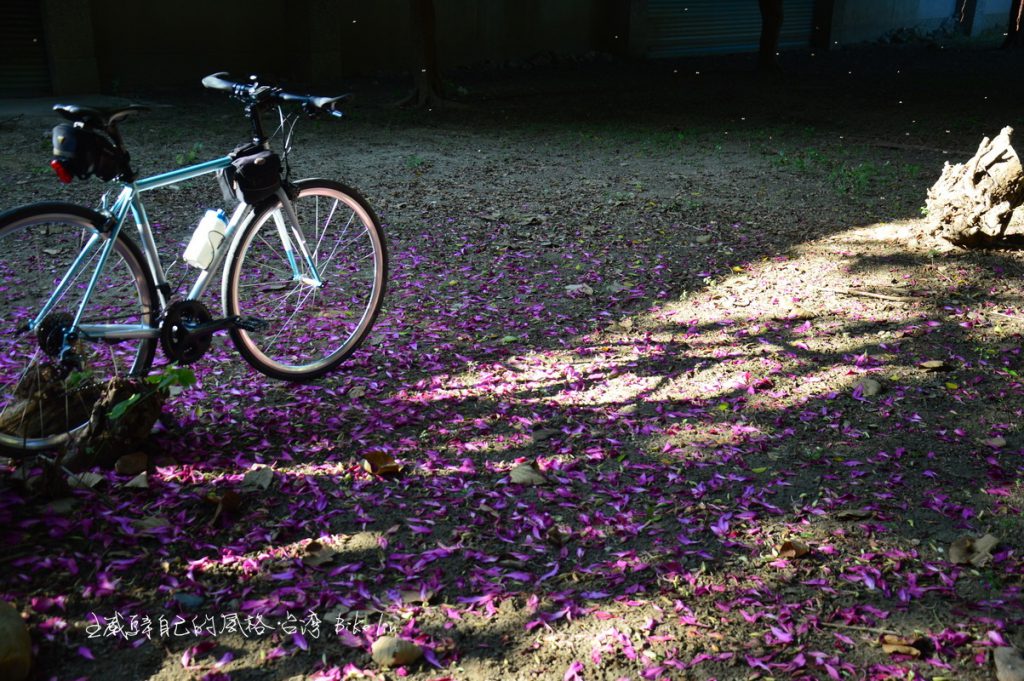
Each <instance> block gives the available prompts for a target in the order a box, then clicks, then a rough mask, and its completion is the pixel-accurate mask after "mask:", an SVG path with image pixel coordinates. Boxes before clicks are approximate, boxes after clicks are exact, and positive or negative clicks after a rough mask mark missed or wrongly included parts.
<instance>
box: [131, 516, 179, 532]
mask: <svg viewBox="0 0 1024 681" xmlns="http://www.w3.org/2000/svg"><path fill="white" fill-rule="evenodd" d="M170 524H171V523H170V521H168V520H167V518H164V517H163V516H159V515H154V516H146V517H145V518H139V519H138V520H133V521H132V526H133V527H135V529H137V530H141V531H142V532H148V531H150V530H158V529H160V528H163V527H169V526H170Z"/></svg>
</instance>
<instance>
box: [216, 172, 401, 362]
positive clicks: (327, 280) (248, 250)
mask: <svg viewBox="0 0 1024 681" xmlns="http://www.w3.org/2000/svg"><path fill="white" fill-rule="evenodd" d="M295 187H296V189H297V190H298V194H297V197H296V198H295V199H294V200H293V201H292V204H293V206H294V208H295V212H296V215H297V216H298V218H299V224H300V225H301V226H302V228H303V233H304V235H305V239H306V242H307V244H308V245H309V249H310V252H311V256H312V259H313V261H314V263H315V264H316V267H317V270H318V271H319V273H320V275H321V278H322V280H323V283H322V285H320V286H317V285H314V284H312V283H311V282H310V281H309V279H310V277H305V278H303V277H301V276H300V277H299V278H296V277H295V276H294V275H293V270H292V266H291V264H290V261H289V259H288V258H287V257H286V255H285V253H284V252H283V248H282V240H281V237H280V236H279V234H278V229H279V221H280V220H282V219H283V217H282V216H283V211H282V210H281V208H282V207H281V202H280V200H278V199H276V198H275V199H273V200H272V201H270V202H268V203H266V204H264V205H263V206H261V207H259V208H258V209H257V211H256V213H255V214H254V215H253V217H252V218H251V219H250V220H249V222H248V223H247V225H246V226H245V227H244V229H243V232H242V234H241V236H240V238H239V239H237V241H236V243H235V244H234V245H233V247H232V251H231V252H230V253H229V255H228V264H227V266H226V267H225V268H224V279H223V291H222V293H223V300H224V306H225V314H226V315H228V316H233V315H238V316H240V317H243V318H249V319H253V318H255V319H258V320H261V321H262V322H263V324H265V325H267V326H268V327H269V330H268V331H267V332H264V333H261V332H256V331H246V330H244V329H241V328H233V329H232V330H231V339H232V341H233V342H234V344H235V347H236V348H238V351H239V353H240V354H241V355H242V357H244V358H245V360H246V361H247V362H248V363H249V364H250V365H252V366H253V367H254V368H255V369H256V370H258V371H260V372H262V373H264V374H266V375H267V376H270V377H272V378H277V379H281V380H287V381H307V380H312V379H315V378H319V377H320V376H323V375H324V374H326V373H327V372H329V371H331V370H333V369H335V368H336V367H337V366H338V365H339V364H341V363H342V362H343V361H344V360H345V359H347V358H348V357H349V356H351V354H352V353H353V352H355V350H356V349H357V348H358V347H359V346H360V344H361V343H362V342H363V340H364V339H365V338H366V335H367V334H368V333H369V332H370V329H371V328H372V326H373V324H374V322H375V320H376V318H377V315H378V314H379V313H380V309H381V307H382V305H383V301H384V293H385V289H386V287H387V270H388V255H387V243H386V239H385V236H384V231H383V229H382V228H381V225H380V221H379V220H378V219H377V216H376V214H375V213H374V212H373V209H372V208H371V207H370V205H369V204H368V203H367V202H366V200H365V199H363V197H362V196H360V194H359V193H358V192H357V191H356V190H354V189H352V188H351V187H347V186H345V185H343V184H341V183H339V182H333V181H331V180H322V179H309V180H302V181H300V182H297V183H296V184H295ZM280 224H284V223H283V222H282V223H280ZM275 240H276V247H275V243H274V242H275ZM295 260H296V261H297V267H299V268H300V269H301V270H302V274H303V275H305V274H308V271H307V270H306V266H305V263H304V262H303V260H302V258H301V257H296V258H295Z"/></svg>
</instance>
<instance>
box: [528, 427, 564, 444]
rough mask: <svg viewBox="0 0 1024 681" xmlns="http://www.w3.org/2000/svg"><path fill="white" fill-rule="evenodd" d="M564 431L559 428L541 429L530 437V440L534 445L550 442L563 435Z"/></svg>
mask: <svg viewBox="0 0 1024 681" xmlns="http://www.w3.org/2000/svg"><path fill="white" fill-rule="evenodd" d="M561 433H562V431H560V430H558V429H557V428H539V429H537V430H535V431H533V433H531V435H530V439H532V440H533V442H534V444H536V443H538V442H544V440H550V439H551V438H553V437H554V436H555V435H561Z"/></svg>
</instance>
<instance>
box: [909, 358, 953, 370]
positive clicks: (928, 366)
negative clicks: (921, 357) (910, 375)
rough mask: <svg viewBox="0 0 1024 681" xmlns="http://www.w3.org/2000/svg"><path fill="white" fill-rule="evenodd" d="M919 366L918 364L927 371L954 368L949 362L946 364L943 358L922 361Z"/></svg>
mask: <svg viewBox="0 0 1024 681" xmlns="http://www.w3.org/2000/svg"><path fill="white" fill-rule="evenodd" d="M917 366H918V368H919V369H924V370H925V371H932V372H934V371H952V370H953V367H952V366H950V365H949V364H946V363H945V362H943V361H942V360H941V359H930V360H928V361H927V362H921V363H920V364H918V365H917Z"/></svg>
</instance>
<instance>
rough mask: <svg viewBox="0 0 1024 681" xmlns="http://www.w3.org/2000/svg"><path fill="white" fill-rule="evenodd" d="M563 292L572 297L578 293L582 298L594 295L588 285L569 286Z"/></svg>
mask: <svg viewBox="0 0 1024 681" xmlns="http://www.w3.org/2000/svg"><path fill="white" fill-rule="evenodd" d="M565 292H566V293H568V294H570V295H572V294H574V293H578V294H580V295H584V296H592V295H594V289H593V288H591V287H590V285H589V284H569V285H568V286H566V287H565Z"/></svg>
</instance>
